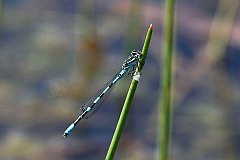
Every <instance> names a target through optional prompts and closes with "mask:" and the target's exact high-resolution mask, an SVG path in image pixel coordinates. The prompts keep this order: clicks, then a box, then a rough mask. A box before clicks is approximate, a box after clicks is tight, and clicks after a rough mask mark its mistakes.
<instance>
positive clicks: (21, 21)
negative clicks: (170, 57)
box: [0, 0, 240, 160]
mask: <svg viewBox="0 0 240 160" xmlns="http://www.w3.org/2000/svg"><path fill="white" fill-rule="evenodd" d="M0 2H1V3H0V5H1V6H0V143H1V145H0V159H2V160H33V159H34V160H43V159H50V160H55V159H57V160H76V159H83V160H97V159H104V158H105V155H106V153H107V150H108V147H109V144H110V142H111V139H112V135H113V132H114V130H115V125H116V123H117V120H118V117H119V114H120V112H121V108H122V105H123V102H124V99H125V96H126V93H127V90H128V87H129V85H130V82H131V77H130V76H126V77H124V78H123V79H122V80H120V81H119V83H118V84H117V86H116V87H115V89H114V90H113V92H112V93H111V95H110V96H109V97H108V99H107V100H106V101H105V102H104V104H102V106H101V107H100V109H99V110H98V111H97V113H95V114H94V116H92V117H91V118H89V119H86V120H83V121H81V122H80V123H79V125H78V126H77V128H76V129H75V130H74V131H73V132H72V134H71V135H70V136H69V137H68V138H67V139H63V138H62V137H61V135H62V133H63V131H64V130H65V129H66V127H68V125H69V124H70V123H71V122H72V121H73V120H75V118H76V117H77V115H78V111H79V107H80V106H81V104H82V103H83V102H84V101H86V100H87V99H88V98H90V97H91V96H92V95H93V94H94V92H96V91H97V90H98V89H99V88H101V86H102V85H103V84H104V83H105V82H107V81H108V80H109V79H110V78H112V76H113V75H115V74H116V73H117V72H118V70H119V69H120V67H121V65H122V62H123V61H124V59H125V58H127V57H128V56H129V54H130V52H131V51H132V50H133V49H138V50H141V48H142V45H143V42H144V39H145V34H146V32H147V29H148V27H149V25H150V24H151V23H152V24H153V36H152V40H151V45H150V48H149V53H148V57H147V59H146V63H145V66H144V69H143V73H142V77H141V80H140V83H139V85H138V89H137V92H136V96H135V97H134V101H133V105H132V107H131V110H130V112H129V115H128V119H127V123H126V125H125V129H124V133H123V135H122V137H121V140H120V143H119V146H118V149H117V152H116V155H115V159H121V160H146V159H154V158H155V154H156V151H157V143H156V142H157V134H156V133H157V113H158V112H157V110H158V108H159V107H160V106H159V104H161V103H160V102H161V74H162V67H161V61H162V59H161V57H162V45H163V43H162V42H163V41H162V40H163V36H164V33H163V29H164V28H163V25H164V8H165V6H164V1H156V0H149V1H137V0H132V1H127V0H121V1H120V0H100V1H97V0H88V1H76V0H72V1H68V0H51V1H48V0H38V1H36V0H35V1H29V0H21V1H20V0H8V1H6V0H5V1H4V0H1V1H0ZM239 3H240V2H239V1H238V0H211V1H209V0H201V1H193V0H179V1H177V8H176V20H177V25H176V46H175V58H174V72H175V75H174V85H175V91H174V108H173V122H172V127H173V128H172V140H171V141H172V146H171V148H172V149H171V159H177V160H193V159H194V160H226V159H231V160H237V159H240V125H239V123H240V116H239V113H240V106H239V104H240V98H239V97H240V54H239V52H240V13H239Z"/></svg>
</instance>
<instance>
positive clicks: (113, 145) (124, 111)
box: [105, 25, 152, 160]
mask: <svg viewBox="0 0 240 160" xmlns="http://www.w3.org/2000/svg"><path fill="white" fill-rule="evenodd" d="M151 36H152V25H150V27H149V29H148V32H147V35H146V39H145V42H144V45H143V49H142V54H143V56H142V58H141V60H140V63H139V67H138V68H137V70H136V73H139V72H141V70H142V68H143V65H144V62H145V58H146V55H147V51H148V47H149V44H150V40H151ZM137 85H138V81H137V80H135V79H133V80H132V83H131V85H130V88H129V90H128V93H127V97H126V100H125V102H124V105H123V109H122V112H121V115H120V117H119V120H118V123H117V126H116V129H115V132H114V135H113V138H112V141H111V144H110V146H109V149H108V152H107V155H106V158H105V159H106V160H112V159H113V157H114V154H115V151H116V149H117V145H118V142H119V140H120V137H121V134H122V130H123V127H124V124H125V122H126V119H127V114H128V111H129V109H130V106H131V103H132V99H133V96H134V94H135V91H136V88H137Z"/></svg>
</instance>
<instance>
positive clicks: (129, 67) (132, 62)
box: [122, 50, 142, 74]
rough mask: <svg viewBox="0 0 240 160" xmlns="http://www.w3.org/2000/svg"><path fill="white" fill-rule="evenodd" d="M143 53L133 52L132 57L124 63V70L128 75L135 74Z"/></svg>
mask: <svg viewBox="0 0 240 160" xmlns="http://www.w3.org/2000/svg"><path fill="white" fill-rule="evenodd" d="M141 55H142V53H141V52H140V51H137V50H133V51H132V52H131V55H130V56H129V57H128V58H127V59H126V60H125V61H124V63H123V65H122V69H124V70H126V71H127V73H128V74H133V72H134V71H135V69H136V67H137V66H138V62H139V61H140V58H141Z"/></svg>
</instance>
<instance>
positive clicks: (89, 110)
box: [62, 50, 142, 138]
mask: <svg viewBox="0 0 240 160" xmlns="http://www.w3.org/2000/svg"><path fill="white" fill-rule="evenodd" d="M141 55H142V53H141V52H140V51H135V50H134V51H132V52H131V55H130V56H129V57H128V58H127V59H126V60H125V61H124V63H123V65H122V68H121V70H120V71H119V72H118V73H117V74H116V75H115V76H114V77H113V78H112V79H111V80H110V81H108V82H107V83H106V84H105V85H104V86H103V87H102V88H101V89H100V90H99V91H98V92H97V93H96V94H95V96H93V97H92V98H91V99H89V100H88V101H87V102H86V103H84V104H83V105H82V106H81V107H80V113H79V116H78V117H77V119H76V120H75V121H74V122H73V123H72V124H71V125H70V126H69V127H68V128H67V129H66V130H65V132H64V133H63V135H62V136H63V137H64V138H66V137H67V136H68V135H69V134H70V132H71V131H72V130H73V129H74V127H75V126H76V125H77V123H78V122H79V121H80V120H81V119H83V118H88V117H90V116H91V115H92V114H93V113H94V111H96V109H97V108H98V106H99V104H101V102H102V101H103V100H104V99H105V97H107V95H108V93H110V91H111V90H112V88H113V86H114V85H115V84H116V83H117V81H118V80H119V79H121V78H122V77H123V76H124V75H125V74H130V75H133V74H134V72H135V70H136V68H137V67H138V63H139V61H140V58H141Z"/></svg>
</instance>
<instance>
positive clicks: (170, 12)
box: [159, 0, 175, 160]
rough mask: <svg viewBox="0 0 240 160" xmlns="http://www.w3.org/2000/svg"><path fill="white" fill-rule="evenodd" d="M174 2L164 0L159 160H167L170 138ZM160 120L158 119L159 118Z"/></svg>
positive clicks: (172, 0) (173, 0)
mask: <svg viewBox="0 0 240 160" xmlns="http://www.w3.org/2000/svg"><path fill="white" fill-rule="evenodd" d="M174 14H175V0H166V17H165V41H164V44H165V46H164V48H165V49H164V53H163V82H162V110H161V112H160V113H159V115H161V127H159V134H160V150H159V156H160V157H159V159H160V160H167V159H168V155H169V148H170V147H169V146H170V137H171V115H172V114H171V100H172V99H171V90H172V54H173V42H174V19H175V16H174ZM159 119H160V118H159Z"/></svg>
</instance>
